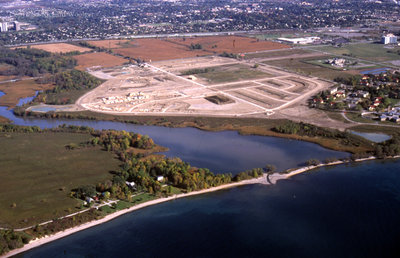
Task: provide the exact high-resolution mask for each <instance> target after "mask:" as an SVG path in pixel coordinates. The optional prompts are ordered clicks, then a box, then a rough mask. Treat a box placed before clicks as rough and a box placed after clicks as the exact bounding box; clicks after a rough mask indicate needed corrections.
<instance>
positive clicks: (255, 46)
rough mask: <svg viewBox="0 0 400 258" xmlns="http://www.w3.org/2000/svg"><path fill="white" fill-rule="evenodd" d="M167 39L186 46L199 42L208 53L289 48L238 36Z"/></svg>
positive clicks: (235, 52)
mask: <svg viewBox="0 0 400 258" xmlns="http://www.w3.org/2000/svg"><path fill="white" fill-rule="evenodd" d="M167 41H168V42H173V43H175V44H178V45H183V46H186V47H187V48H189V47H190V46H191V45H192V44H194V45H195V44H200V45H201V46H202V49H203V50H205V51H208V52H210V53H223V52H227V53H234V54H239V53H247V52H255V51H263V50H275V49H285V48H290V47H289V46H288V45H285V44H281V43H277V42H272V41H265V40H258V39H254V38H248V37H238V36H215V37H193V38H173V39H168V40H167Z"/></svg>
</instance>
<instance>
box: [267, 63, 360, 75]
mask: <svg viewBox="0 0 400 258" xmlns="http://www.w3.org/2000/svg"><path fill="white" fill-rule="evenodd" d="M313 60H315V58H299V59H282V60H273V61H266V62H264V63H265V64H269V65H272V66H277V67H282V68H285V69H287V70H290V71H293V72H296V73H300V74H304V75H310V76H316V77H319V78H324V79H328V80H333V79H335V78H336V77H345V78H346V77H350V76H352V75H353V74H357V73H358V72H357V71H354V70H348V71H340V70H337V69H332V68H328V67H323V66H320V65H316V64H311V63H309V62H310V61H313Z"/></svg>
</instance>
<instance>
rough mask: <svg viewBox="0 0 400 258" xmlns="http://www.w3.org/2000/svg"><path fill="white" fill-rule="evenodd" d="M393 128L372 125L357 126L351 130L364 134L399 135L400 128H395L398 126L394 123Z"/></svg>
mask: <svg viewBox="0 0 400 258" xmlns="http://www.w3.org/2000/svg"><path fill="white" fill-rule="evenodd" d="M392 125H393V127H392V126H371V125H356V126H353V127H351V128H350V130H353V131H357V132H363V133H385V134H389V135H394V134H399V133H400V126H398V127H394V126H395V125H396V124H394V123H392Z"/></svg>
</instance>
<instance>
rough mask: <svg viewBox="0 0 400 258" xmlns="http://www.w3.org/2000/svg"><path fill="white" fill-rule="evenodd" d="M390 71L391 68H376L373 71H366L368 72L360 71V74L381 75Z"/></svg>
mask: <svg viewBox="0 0 400 258" xmlns="http://www.w3.org/2000/svg"><path fill="white" fill-rule="evenodd" d="M390 70H392V69H391V68H387V67H386V68H377V69H373V70H368V71H362V72H360V74H363V75H366V74H373V75H378V74H381V73H386V72H387V71H390Z"/></svg>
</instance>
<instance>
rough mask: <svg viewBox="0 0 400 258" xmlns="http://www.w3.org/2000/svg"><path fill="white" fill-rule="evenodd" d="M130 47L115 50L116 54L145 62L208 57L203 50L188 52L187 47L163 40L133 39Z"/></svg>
mask: <svg viewBox="0 0 400 258" xmlns="http://www.w3.org/2000/svg"><path fill="white" fill-rule="evenodd" d="M129 45H130V47H124V48H117V49H114V50H113V51H114V52H115V53H117V54H120V55H123V56H128V57H131V58H140V59H142V60H145V61H150V60H151V61H161V60H169V59H178V58H188V57H196V56H204V55H208V54H209V53H208V52H205V51H203V50H190V49H189V47H187V46H184V45H178V44H174V43H171V42H169V41H167V40H164V39H154V38H149V39H135V40H131V41H130V42H129Z"/></svg>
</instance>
